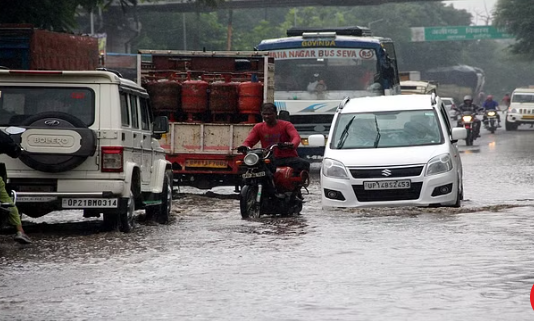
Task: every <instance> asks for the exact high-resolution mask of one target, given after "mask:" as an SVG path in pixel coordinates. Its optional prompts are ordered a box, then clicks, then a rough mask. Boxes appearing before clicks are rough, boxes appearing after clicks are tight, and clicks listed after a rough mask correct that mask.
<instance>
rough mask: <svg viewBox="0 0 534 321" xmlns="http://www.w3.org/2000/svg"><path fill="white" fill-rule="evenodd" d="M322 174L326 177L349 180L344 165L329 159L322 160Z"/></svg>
mask: <svg viewBox="0 0 534 321" xmlns="http://www.w3.org/2000/svg"><path fill="white" fill-rule="evenodd" d="M322 173H323V175H324V176H326V177H332V178H341V179H349V176H348V175H347V169H346V168H345V165H343V163H342V162H339V161H337V160H333V159H330V158H325V159H323V168H322Z"/></svg>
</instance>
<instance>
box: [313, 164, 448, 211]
mask: <svg viewBox="0 0 534 321" xmlns="http://www.w3.org/2000/svg"><path fill="white" fill-rule="evenodd" d="M404 179H410V181H411V187H410V189H390V190H371V191H366V190H365V189H364V188H363V182H364V181H377V182H378V181H388V180H391V179H375V178H373V179H334V178H329V177H325V176H323V175H322V174H321V188H322V190H321V199H322V205H323V207H397V206H430V205H435V204H436V205H437V204H440V205H452V204H454V203H455V202H456V197H457V192H456V191H457V190H458V179H457V176H456V172H455V171H454V170H452V171H449V172H447V173H442V174H437V175H432V176H418V177H410V178H395V179H394V180H404ZM442 188H447V189H448V192H447V193H442ZM433 195H434V196H433Z"/></svg>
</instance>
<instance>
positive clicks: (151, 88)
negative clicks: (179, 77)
mask: <svg viewBox="0 0 534 321" xmlns="http://www.w3.org/2000/svg"><path fill="white" fill-rule="evenodd" d="M146 90H147V92H148V94H149V95H150V98H151V101H152V108H153V109H154V113H155V114H164V113H175V112H180V109H181V98H180V93H181V92H182V85H181V84H180V83H179V82H177V81H172V80H168V79H165V80H162V81H151V82H149V83H147V84H146Z"/></svg>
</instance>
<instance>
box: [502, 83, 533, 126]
mask: <svg viewBox="0 0 534 321" xmlns="http://www.w3.org/2000/svg"><path fill="white" fill-rule="evenodd" d="M504 124H505V129H506V130H507V131H512V130H517V127H519V125H521V124H530V125H534V88H516V89H515V90H514V91H513V93H512V97H511V99H510V107H508V110H507V111H506V118H505V123H504Z"/></svg>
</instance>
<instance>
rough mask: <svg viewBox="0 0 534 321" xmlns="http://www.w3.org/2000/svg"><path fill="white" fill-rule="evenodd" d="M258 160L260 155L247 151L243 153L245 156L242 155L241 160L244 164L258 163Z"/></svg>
mask: <svg viewBox="0 0 534 321" xmlns="http://www.w3.org/2000/svg"><path fill="white" fill-rule="evenodd" d="M259 161H260V156H258V155H257V154H254V153H248V154H246V155H245V157H243V162H244V163H245V165H248V166H254V165H256V164H258V162H259Z"/></svg>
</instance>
